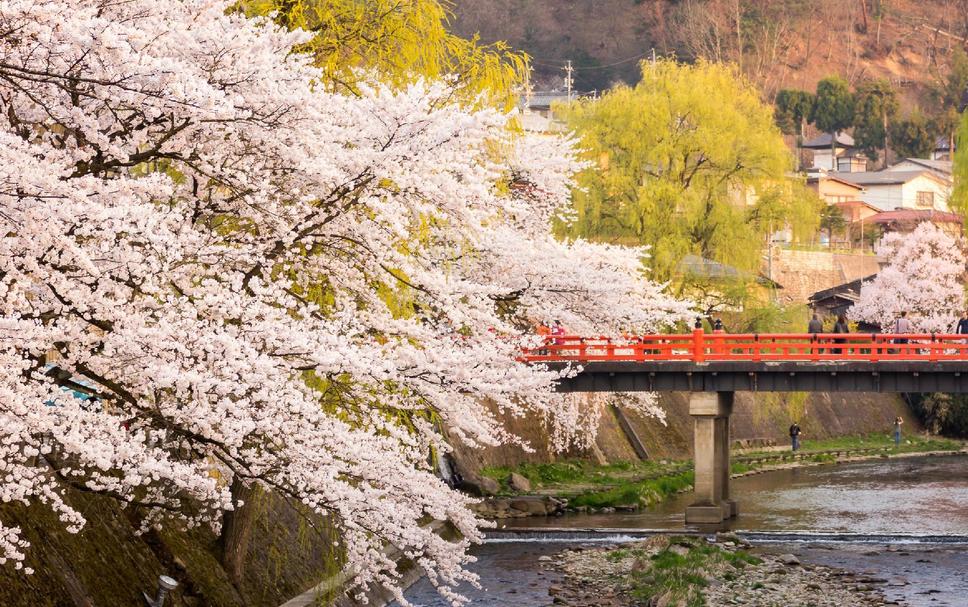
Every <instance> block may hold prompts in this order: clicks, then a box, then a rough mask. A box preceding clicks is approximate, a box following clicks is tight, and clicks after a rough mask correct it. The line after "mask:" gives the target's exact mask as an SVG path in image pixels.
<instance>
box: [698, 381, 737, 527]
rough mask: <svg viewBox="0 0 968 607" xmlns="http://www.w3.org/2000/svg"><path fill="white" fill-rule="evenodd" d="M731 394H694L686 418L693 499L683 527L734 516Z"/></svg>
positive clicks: (714, 521)
mask: <svg viewBox="0 0 968 607" xmlns="http://www.w3.org/2000/svg"><path fill="white" fill-rule="evenodd" d="M732 412H733V393H732V392H693V393H692V394H690V395H689V414H690V415H691V416H692V417H693V419H694V420H695V438H694V447H695V449H694V450H695V458H694V462H695V470H696V480H695V487H696V499H695V501H694V502H693V503H692V505H690V506H689V507H687V508H686V524H695V523H721V522H723V520H725V519H728V518H732V517H734V516H736V513H737V508H736V502H734V501H733V500H731V499H730V494H729V416H730V414H731V413H732Z"/></svg>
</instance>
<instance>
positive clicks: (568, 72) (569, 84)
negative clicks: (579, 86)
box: [565, 59, 575, 101]
mask: <svg viewBox="0 0 968 607" xmlns="http://www.w3.org/2000/svg"><path fill="white" fill-rule="evenodd" d="M574 71H575V68H573V67H572V66H571V59H569V60H568V63H567V64H566V65H565V90H567V91H568V101H571V87H572V85H573V84H574V82H575V81H574V80H572V78H571V75H572V73H573V72H574Z"/></svg>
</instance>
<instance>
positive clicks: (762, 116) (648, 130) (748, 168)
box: [559, 60, 815, 280]
mask: <svg viewBox="0 0 968 607" xmlns="http://www.w3.org/2000/svg"><path fill="white" fill-rule="evenodd" d="M642 75H643V77H642V81H641V82H640V83H639V84H638V85H636V86H635V87H628V86H621V87H618V88H616V89H614V90H612V91H610V92H609V93H607V94H606V95H604V96H603V97H602V98H601V99H597V100H581V101H577V102H574V103H572V104H570V105H568V106H566V107H563V108H561V116H563V118H564V119H565V120H566V121H567V123H568V125H569V127H570V128H571V129H573V130H574V132H575V133H576V135H577V136H578V137H579V138H580V141H581V146H582V147H583V148H584V149H585V150H586V154H587V160H589V161H590V165H589V166H588V168H587V169H586V170H585V171H583V172H582V173H581V174H580V175H579V179H578V182H579V187H577V188H576V189H575V191H574V194H573V200H574V210H575V214H576V216H575V218H574V221H573V222H572V223H570V224H568V225H565V224H561V225H559V230H560V231H561V232H562V233H563V234H566V235H569V236H572V237H585V238H592V239H598V240H606V241H613V242H634V243H636V244H645V245H649V246H651V254H652V260H651V262H652V266H653V268H654V273H655V276H656V277H657V278H659V279H662V280H665V279H669V278H670V277H671V276H672V275H673V274H674V273H675V271H676V267H677V264H679V263H680V261H681V260H682V258H683V257H684V256H685V255H687V254H695V255H700V256H702V257H705V258H709V259H713V260H715V261H718V262H722V263H727V264H730V265H733V266H736V267H738V268H740V269H743V270H749V271H752V270H755V269H757V268H758V266H759V263H760V259H761V252H762V248H763V244H764V242H765V238H766V236H767V234H768V233H769V232H770V231H771V230H777V229H780V228H782V227H783V226H784V224H785V223H787V222H789V221H790V219H791V218H792V217H793V215H794V214H797V213H800V214H802V215H803V218H802V220H798V221H796V222H794V223H795V225H797V226H798V227H800V228H807V229H809V228H810V227H811V217H812V216H813V215H812V214H811V213H802V211H803V209H804V208H806V207H810V206H811V205H812V204H813V203H812V202H811V201H810V198H809V197H804V196H801V195H799V190H798V189H797V188H796V187H793V185H792V184H791V183H790V182H789V179H788V177H787V172H788V171H789V170H790V169H791V168H792V166H793V162H792V161H793V158H792V157H791V154H790V152H789V150H788V149H787V147H786V146H785V145H784V143H783V139H782V136H781V134H780V131H779V129H778V128H777V127H776V125H775V124H774V122H773V112H772V109H771V108H770V107H769V106H768V105H766V104H764V103H763V102H762V101H761V100H760V96H759V93H758V91H757V90H756V89H755V88H754V86H753V85H752V84H750V83H749V81H747V80H746V79H745V78H743V77H742V76H741V75H740V74H739V73H737V71H736V69H735V68H733V67H729V66H726V65H722V64H715V63H709V62H699V63H697V64H695V65H682V64H679V63H676V62H675V61H671V60H664V61H658V62H656V63H654V64H652V63H647V64H644V65H643V74H642ZM814 217H815V216H814ZM764 218H768V219H767V220H764ZM814 222H815V220H814Z"/></svg>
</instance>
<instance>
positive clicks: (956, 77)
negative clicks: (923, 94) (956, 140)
mask: <svg viewBox="0 0 968 607" xmlns="http://www.w3.org/2000/svg"><path fill="white" fill-rule="evenodd" d="M965 91H968V53H966V52H965V51H964V50H963V49H961V48H959V47H957V46H956V47H955V49H954V51H953V52H952V53H951V62H950V64H949V68H948V72H947V73H946V74H944V75H942V76H941V77H940V78H939V79H938V82H937V83H936V84H935V85H934V86H933V87H932V88H931V90H930V97H931V101H932V103H933V105H934V107H936V108H938V112H937V113H936V114H935V118H934V120H935V126H936V128H937V131H938V133H939V134H940V135H944V136H950V135H951V134H952V133H954V132H955V131H956V130H957V129H958V122H959V121H960V119H961V115H960V114H959V111H958V110H959V109H961V104H962V103H964V101H965V99H964V95H965Z"/></svg>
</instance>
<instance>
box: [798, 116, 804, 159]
mask: <svg viewBox="0 0 968 607" xmlns="http://www.w3.org/2000/svg"><path fill="white" fill-rule="evenodd" d="M802 170H803V118H801V119H800V130H799V131H797V171H802Z"/></svg>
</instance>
